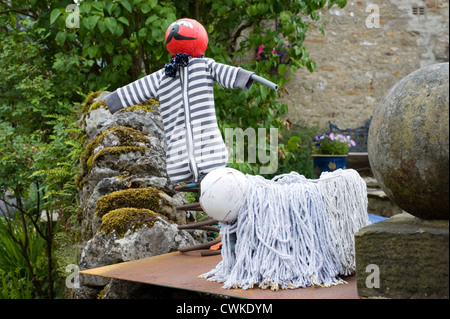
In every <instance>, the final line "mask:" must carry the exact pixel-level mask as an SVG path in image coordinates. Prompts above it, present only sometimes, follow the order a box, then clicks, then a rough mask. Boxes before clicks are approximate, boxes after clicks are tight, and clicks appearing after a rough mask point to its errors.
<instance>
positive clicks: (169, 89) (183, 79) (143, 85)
mask: <svg viewBox="0 0 450 319" xmlns="http://www.w3.org/2000/svg"><path fill="white" fill-rule="evenodd" d="M252 74H253V72H249V71H247V70H244V69H242V68H240V67H234V66H229V65H226V64H222V63H217V62H215V61H214V60H212V59H209V58H190V60H189V64H188V65H187V66H186V67H180V68H179V70H178V72H177V74H176V76H175V77H169V76H167V75H166V74H165V71H164V69H161V70H159V71H156V72H154V73H152V74H149V75H147V76H145V77H143V78H141V79H139V80H137V81H135V82H133V83H130V84H128V85H126V86H123V87H121V88H119V89H117V90H116V91H114V92H113V93H111V94H109V95H108V96H106V98H105V102H106V104H107V105H108V109H109V111H110V112H111V113H115V112H117V111H118V110H120V109H122V108H126V107H129V106H133V105H136V104H139V103H142V102H144V101H146V100H148V99H150V98H157V99H159V102H160V107H161V116H162V121H163V125H164V133H165V143H166V145H167V152H166V164H167V174H168V175H169V178H170V180H171V181H172V183H178V182H182V181H184V182H198V181H199V180H200V179H201V177H202V176H203V175H205V174H207V173H208V172H210V171H212V170H214V169H216V168H220V167H225V166H226V165H227V163H228V151H227V148H226V145H225V143H224V141H223V138H222V135H221V133H220V131H219V127H218V125H217V119H216V111H215V106H214V95H213V81H215V82H217V83H218V84H220V85H221V86H223V87H225V88H230V89H243V90H248V89H249V88H250V87H251V85H252V83H253V80H252V79H251V78H250V77H251V76H252Z"/></svg>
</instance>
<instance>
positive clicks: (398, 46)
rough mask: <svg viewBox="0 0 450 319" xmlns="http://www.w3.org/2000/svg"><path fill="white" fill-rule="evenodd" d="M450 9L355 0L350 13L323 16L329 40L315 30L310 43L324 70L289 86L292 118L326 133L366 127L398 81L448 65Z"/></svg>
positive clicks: (440, 4) (442, 4)
mask: <svg viewBox="0 0 450 319" xmlns="http://www.w3.org/2000/svg"><path fill="white" fill-rule="evenodd" d="M376 9H379V19H378V20H377V19H376V14H377V11H376ZM448 10H449V1H448V0H447V1H434V0H428V1H423V0H374V1H364V0H361V1H354V0H349V1H348V3H347V6H346V7H345V8H343V9H339V8H338V7H336V6H334V7H332V8H330V9H328V10H324V11H323V13H322V15H321V16H322V20H323V21H324V23H325V35H324V36H322V34H321V33H320V31H319V30H318V29H311V31H309V32H310V33H309V34H308V35H307V38H306V41H305V42H304V45H305V46H306V48H307V49H308V51H309V53H310V57H311V58H312V59H313V60H315V61H316V62H317V69H316V71H315V72H314V73H309V71H308V70H306V69H300V70H298V71H297V72H296V74H294V77H293V79H292V81H291V82H289V83H288V84H287V85H286V90H287V92H286V93H284V95H283V97H282V99H281V100H282V102H283V103H286V104H288V106H289V111H288V114H287V116H286V117H287V118H289V119H290V120H291V121H292V122H294V123H303V124H306V125H308V126H315V125H317V126H319V127H320V128H323V129H328V121H332V122H333V123H335V124H337V125H338V126H339V127H340V128H356V127H359V126H362V125H364V124H365V122H366V121H367V120H368V119H369V118H370V117H371V115H372V113H373V111H374V109H375V108H376V106H377V103H378V102H379V101H380V99H381V98H382V97H383V96H384V95H385V94H386V93H387V91H388V90H389V89H390V88H391V87H392V86H393V85H394V84H395V83H396V82H397V81H399V80H400V79H401V78H403V77H404V76H406V75H408V74H409V73H411V72H413V71H415V70H417V69H419V68H420V67H424V66H426V65H429V64H434V63H441V62H448V60H449V30H448V27H449V18H448V16H449V13H448ZM377 22H378V25H377Z"/></svg>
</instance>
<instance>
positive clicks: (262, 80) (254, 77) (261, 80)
mask: <svg viewBox="0 0 450 319" xmlns="http://www.w3.org/2000/svg"><path fill="white" fill-rule="evenodd" d="M250 79H252V80H253V81H255V82H258V83H261V84H264V85H265V86H267V87H268V88H270V89H274V90H275V91H278V85H277V84H275V83H273V82H271V81H269V80H267V79H265V78H262V77H260V76H258V75H256V74H254V73H253V74H252V76H251V77H250Z"/></svg>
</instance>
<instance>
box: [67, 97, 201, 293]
mask: <svg viewBox="0 0 450 319" xmlns="http://www.w3.org/2000/svg"><path fill="white" fill-rule="evenodd" d="M106 94H108V93H107V92H96V93H93V94H91V95H90V96H89V97H88V98H87V100H86V103H85V105H84V112H83V116H82V119H81V122H82V126H83V129H84V132H85V134H86V140H85V145H84V151H83V153H82V156H81V158H80V173H79V176H78V180H77V183H78V186H79V188H80V214H79V219H80V225H81V229H80V232H81V237H82V242H81V243H80V246H81V254H80V261H79V268H80V270H85V269H92V268H97V267H102V266H107V265H111V264H115V263H119V262H124V261H129V260H135V259H140V258H145V257H151V256H155V255H160V254H165V253H169V252H173V251H177V250H178V249H179V248H180V247H182V246H190V245H196V244H199V243H201V242H204V240H205V239H206V236H203V235H204V234H203V233H192V232H191V233H190V232H187V231H185V230H179V229H178V225H179V224H185V223H186V222H187V221H189V219H190V218H191V217H193V216H191V215H189V212H184V211H179V210H177V209H176V206H179V205H182V204H184V203H186V200H185V197H184V194H183V193H177V192H175V191H174V188H173V185H172V184H171V182H170V181H169V178H168V176H167V172H166V163H165V145H164V142H163V131H162V120H161V116H160V113H159V104H158V103H157V102H156V101H155V100H149V101H147V102H144V103H143V104H140V105H136V106H133V107H130V108H127V109H124V110H121V111H119V112H117V113H115V114H114V115H111V113H110V112H109V111H108V110H107V108H106V104H105V102H104V101H103V98H104V97H105V96H106ZM125 286H126V285H125ZM125 286H124V283H123V282H121V281H118V280H115V281H111V280H110V279H108V278H102V277H97V276H88V275H80V287H78V288H76V289H74V294H75V297H76V298H83V299H84V298H100V297H101V298H113V297H114V298H127V297H129V295H130V291H129V290H127V289H124V287H125ZM137 286H139V285H138V284H135V285H132V287H131V286H130V287H131V288H132V289H133V291H134V290H136V289H138V290H139V289H140V288H139V287H140V286H139V287H137ZM127 287H128V286H127ZM131 288H130V289H131Z"/></svg>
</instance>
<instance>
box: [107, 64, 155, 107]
mask: <svg viewBox="0 0 450 319" xmlns="http://www.w3.org/2000/svg"><path fill="white" fill-rule="evenodd" d="M160 78H161V70H160V71H157V72H155V73H152V74H150V75H147V76H145V77H143V78H141V79H139V80H137V81H134V82H132V83H130V84H128V85H125V86H123V87H121V88H118V89H117V90H116V91H114V92H113V93H111V94H109V95H108V96H106V98H105V102H106V105H107V106H108V109H109V111H110V112H111V114H114V113H116V112H117V111H119V110H120V109H123V108H127V107H129V106H133V105H136V104H139V103H142V102H144V101H147V100H148V99H151V98H153V97H156V92H157V90H158V87H159V80H160Z"/></svg>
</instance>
